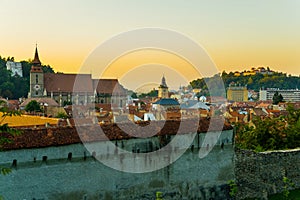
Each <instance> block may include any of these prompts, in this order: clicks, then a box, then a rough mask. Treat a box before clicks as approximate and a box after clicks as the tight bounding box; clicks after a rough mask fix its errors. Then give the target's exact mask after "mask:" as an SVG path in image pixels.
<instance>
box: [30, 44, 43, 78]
mask: <svg viewBox="0 0 300 200" xmlns="http://www.w3.org/2000/svg"><path fill="white" fill-rule="evenodd" d="M31 63H32V66H31V70H30V72H38V73H42V72H43V70H42V66H41V64H42V63H41V61H40V58H39V53H38V49H37V44H36V45H35V54H34V59H33V61H32V62H31Z"/></svg>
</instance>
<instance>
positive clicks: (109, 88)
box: [92, 79, 125, 95]
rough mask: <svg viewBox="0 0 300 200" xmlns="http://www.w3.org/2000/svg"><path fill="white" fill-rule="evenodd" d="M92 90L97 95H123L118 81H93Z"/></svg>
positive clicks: (123, 92) (123, 90)
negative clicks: (94, 90)
mask: <svg viewBox="0 0 300 200" xmlns="http://www.w3.org/2000/svg"><path fill="white" fill-rule="evenodd" d="M92 81H93V88H94V89H96V91H97V93H98V94H123V95H124V94H125V89H124V88H123V87H122V86H121V85H120V84H119V81H118V79H93V80H92Z"/></svg>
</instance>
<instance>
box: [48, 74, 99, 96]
mask: <svg viewBox="0 0 300 200" xmlns="http://www.w3.org/2000/svg"><path fill="white" fill-rule="evenodd" d="M75 81H76V82H75ZM44 86H45V89H46V91H47V92H68V93H72V92H88V93H92V92H93V85H92V77H91V74H62V73H58V74H53V73H46V74H44ZM74 86H75V87H74ZM73 87H74V88H73Z"/></svg>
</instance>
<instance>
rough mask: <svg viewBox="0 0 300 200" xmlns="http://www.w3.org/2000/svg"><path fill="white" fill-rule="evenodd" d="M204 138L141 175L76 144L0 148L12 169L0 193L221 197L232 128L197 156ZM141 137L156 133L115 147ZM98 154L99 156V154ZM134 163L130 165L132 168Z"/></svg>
mask: <svg viewBox="0 0 300 200" xmlns="http://www.w3.org/2000/svg"><path fill="white" fill-rule="evenodd" d="M208 134H210V133H208ZM212 135H213V134H212ZM204 136H205V135H203V134H201V135H199V137H195V140H194V147H193V148H190V149H189V150H187V151H186V152H185V153H184V154H183V155H182V156H181V157H180V158H179V159H178V160H177V161H176V162H174V163H173V164H171V165H169V166H168V167H165V168H163V169H160V170H157V171H154V172H149V173H141V174H133V173H125V172H120V171H117V170H114V169H112V168H110V167H107V166H105V165H104V164H102V163H101V162H98V161H97V160H95V159H94V158H93V157H91V156H90V154H89V153H88V152H87V150H86V149H85V147H84V146H83V145H82V144H71V145H64V146H58V147H54V146H52V147H45V148H32V149H19V150H10V151H4V152H0V165H6V166H12V162H13V160H16V161H17V164H16V166H14V167H13V168H14V170H13V172H12V173H11V174H9V175H7V176H3V177H1V179H0V191H1V195H3V196H4V197H5V199H10V200H14V199H27V200H28V199H34V198H35V199H45V200H46V199H72V200H73V199H155V193H156V192H157V191H160V192H162V194H163V198H164V199H165V200H166V199H193V198H194V199H209V198H214V199H220V200H221V199H222V200H223V199H227V198H228V186H227V185H226V183H227V181H228V180H230V179H233V148H232V145H231V144H230V143H231V138H232V130H229V131H224V132H222V134H221V135H220V137H219V140H218V142H217V145H216V146H215V147H214V148H213V149H212V151H210V152H209V154H208V155H207V156H206V157H204V158H202V159H200V158H199V148H198V146H197V145H198V141H197V138H199V139H200V141H199V146H201V144H202V142H203V139H204ZM181 137H182V138H181V139H180V140H182V141H184V139H185V138H184V137H189V136H188V134H187V135H181ZM146 140H147V143H149V142H152V143H153V145H152V146H155V144H156V143H157V142H158V140H157V137H153V138H149V139H129V140H121V141H120V140H118V145H119V146H121V143H122V142H123V145H124V149H126V148H128V150H132V148H133V147H135V146H136V145H138V144H140V143H141V142H145V141H146ZM106 142H110V141H102V142H98V143H94V145H95V146H99V144H100V143H101V144H104V146H105V143H106ZM222 142H224V143H225V145H224V148H221V146H220V144H221V143H222ZM226 142H228V143H226ZM113 143H115V141H113ZM205 146H206V145H205ZM140 147H142V146H140ZM146 148H147V147H146ZM210 148H211V147H210ZM205 149H206V148H205ZM173 150H174V151H175V149H173V148H172V149H171V151H173ZM140 151H147V149H140ZM84 152H85V153H84ZM69 153H72V158H71V159H68V154H69ZM162 153H163V152H162ZM99 154H103V155H102V157H101V155H99ZM84 155H85V156H86V157H84ZM43 156H47V161H43V160H42V158H43ZM97 156H100V157H101V158H100V159H107V160H114V159H116V157H115V156H114V154H113V151H106V150H105V151H99V152H97ZM146 159H147V158H144V157H143V156H141V157H137V158H136V162H140V163H147V160H146ZM135 165H136V163H132V167H135ZM147 165H151V163H149V162H148V164H147Z"/></svg>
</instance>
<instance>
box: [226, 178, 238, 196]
mask: <svg viewBox="0 0 300 200" xmlns="http://www.w3.org/2000/svg"><path fill="white" fill-rule="evenodd" d="M228 185H229V188H230V191H229V195H230V196H231V197H235V195H236V193H237V191H238V187H237V184H236V183H235V181H234V180H229V181H228Z"/></svg>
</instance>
